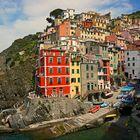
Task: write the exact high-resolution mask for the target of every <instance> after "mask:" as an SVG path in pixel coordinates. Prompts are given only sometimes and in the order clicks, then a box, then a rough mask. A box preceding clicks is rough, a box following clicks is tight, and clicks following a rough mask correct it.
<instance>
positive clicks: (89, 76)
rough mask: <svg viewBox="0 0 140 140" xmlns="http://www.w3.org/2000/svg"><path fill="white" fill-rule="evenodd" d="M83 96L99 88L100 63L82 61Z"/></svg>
mask: <svg viewBox="0 0 140 140" xmlns="http://www.w3.org/2000/svg"><path fill="white" fill-rule="evenodd" d="M80 69H81V73H80V75H81V89H82V90H81V96H82V97H84V95H85V94H87V93H88V92H92V91H94V90H97V89H98V64H97V63H94V62H82V63H81V66H80Z"/></svg>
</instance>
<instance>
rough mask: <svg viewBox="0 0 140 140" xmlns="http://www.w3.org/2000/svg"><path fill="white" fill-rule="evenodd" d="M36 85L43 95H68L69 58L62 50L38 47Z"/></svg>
mask: <svg viewBox="0 0 140 140" xmlns="http://www.w3.org/2000/svg"><path fill="white" fill-rule="evenodd" d="M37 78H38V86H39V88H40V89H41V92H42V94H44V95H45V96H69V93H70V58H69V56H68V55H67V54H66V53H65V51H63V50H58V49H43V48H41V49H40V55H39V59H38V67H37Z"/></svg>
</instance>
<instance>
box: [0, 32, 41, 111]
mask: <svg viewBox="0 0 140 140" xmlns="http://www.w3.org/2000/svg"><path fill="white" fill-rule="evenodd" d="M37 40H38V34H35V35H28V36H26V37H24V38H23V39H17V40H15V41H14V42H13V44H12V45H11V46H10V47H9V48H8V49H6V50H5V51H3V52H2V53H1V54H0V109H4V108H9V107H11V106H13V104H15V103H16V102H17V101H20V100H21V99H23V98H24V97H26V95H27V93H28V91H30V90H31V89H32V86H33V81H32V77H33V71H34V70H35V56H36V51H37V47H36V45H37Z"/></svg>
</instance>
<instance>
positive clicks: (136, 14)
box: [129, 11, 140, 19]
mask: <svg viewBox="0 0 140 140" xmlns="http://www.w3.org/2000/svg"><path fill="white" fill-rule="evenodd" d="M129 16H130V17H131V18H134V19H140V11H136V12H133V13H132V14H130V15H129Z"/></svg>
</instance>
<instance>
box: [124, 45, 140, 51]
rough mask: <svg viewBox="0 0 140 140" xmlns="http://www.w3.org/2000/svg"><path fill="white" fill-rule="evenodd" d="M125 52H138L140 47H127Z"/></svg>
mask: <svg viewBox="0 0 140 140" xmlns="http://www.w3.org/2000/svg"><path fill="white" fill-rule="evenodd" d="M127 50H128V51H140V47H136V46H135V45H128V46H127Z"/></svg>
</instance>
